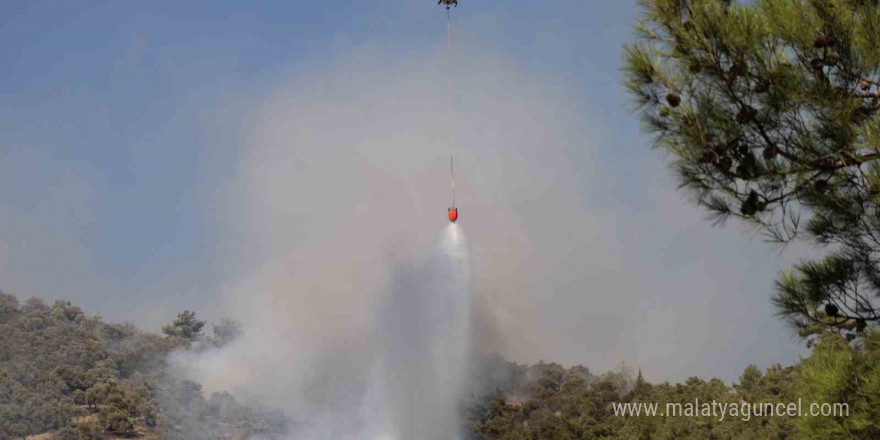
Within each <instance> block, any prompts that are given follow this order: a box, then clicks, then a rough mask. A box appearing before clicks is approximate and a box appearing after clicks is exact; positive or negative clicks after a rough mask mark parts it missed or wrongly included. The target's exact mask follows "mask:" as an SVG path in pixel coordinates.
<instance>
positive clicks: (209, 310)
mask: <svg viewBox="0 0 880 440" xmlns="http://www.w3.org/2000/svg"><path fill="white" fill-rule="evenodd" d="M74 3H75V4H74ZM632 3H633V2H620V1H610V0H609V1H574V0H571V1H568V0H564V1H563V0H560V1H545V2H540V3H537V2H534V1H525V0H520V1H508V2H500V3H499V2H481V1H477V0H471V1H469V0H460V4H461V5H460V6H459V7H458V8H457V9H455V10H453V21H454V28H453V29H454V37H455V38H454V40H455V48H454V55H453V56H452V58H450V56H449V53H448V52H447V50H446V47H445V36H444V26H445V13H444V11H443V10H442V8H440V7H437V6H436V5H435V4H434V2H433V1H428V0H423V1H415V0H407V1H403V0H388V1H374V2H366V1H355V2H340V1H314V2H302V1H300V2H289V1H284V2H281V1H272V2H244V3H243V2H238V1H213V2H179V1H174V2H172V1H156V2H149V3H143V4H141V5H138V6H131V5H127V4H126V3H125V2H85V1H81V2H45V1H28V2H6V3H4V4H3V5H2V6H0V59H2V60H4V68H3V69H0V102H2V103H3V105H0V133H2V136H0V231H2V233H0V289H3V290H4V291H7V292H10V293H14V294H16V295H18V296H20V297H28V296H40V297H43V298H46V299H54V298H59V297H64V298H68V299H70V300H71V301H73V302H75V303H78V304H81V305H82V306H84V307H85V308H86V310H87V311H89V312H92V313H99V314H101V315H102V316H104V317H106V318H107V319H108V320H114V321H126V320H128V321H133V322H135V323H136V324H138V325H139V326H142V327H145V328H148V329H156V328H158V326H159V325H160V324H161V323H164V322H168V321H170V320H171V319H173V317H174V314H175V313H176V312H177V311H179V310H182V309H184V308H188V309H193V310H196V311H197V312H198V313H199V314H201V315H203V316H206V317H208V318H211V319H216V318H217V317H219V316H221V315H232V316H234V317H237V318H239V319H242V320H244V321H246V322H250V323H254V322H258V321H260V319H263V318H265V319H271V320H285V319H286V317H290V319H296V320H297V321H298V322H302V323H304V324H301V328H300V327H297V328H298V331H303V332H306V333H307V334H309V335H312V336H314V337H315V338H323V337H328V336H327V335H328V334H336V333H337V332H338V331H339V330H338V329H339V327H345V326H351V327H352V328H354V329H356V328H357V323H358V322H360V321H359V320H364V319H366V318H365V315H366V314H369V311H370V310H372V309H371V308H370V307H371V301H370V300H369V298H372V297H374V296H375V292H376V291H381V290H382V289H383V286H384V285H385V284H386V283H387V275H388V271H389V270H390V269H389V268H390V267H393V266H394V265H395V264H399V263H400V262H402V261H408V260H410V259H412V258H417V256H418V255H420V254H421V253H422V252H423V249H424V248H426V247H427V246H429V244H430V243H431V242H433V241H434V240H435V239H436V237H437V236H438V235H439V233H440V231H441V229H442V227H443V225H444V222H445V220H444V216H445V209H446V206H447V205H448V203H449V200H448V176H447V174H446V163H447V162H446V160H447V158H448V155H449V154H450V153H453V154H455V155H456V157H457V170H456V171H457V172H456V174H457V178H458V180H459V190H460V191H459V206H460V208H461V220H460V223H461V225H462V227H463V229H464V230H465V231H466V232H467V235H468V240H469V243H470V246H471V257H470V258H471V264H472V283H473V290H474V294H475V295H476V296H477V298H478V306H477V307H478V316H480V317H481V318H480V319H481V320H482V321H481V322H479V323H477V325H478V328H480V329H481V331H480V334H479V344H481V346H482V347H483V348H486V349H490V350H496V351H498V352H500V353H501V354H503V355H505V356H506V357H508V358H510V359H512V360H515V361H519V362H535V361H538V360H540V359H544V360H548V361H551V360H552V361H558V362H562V363H564V364H566V365H572V364H577V363H580V364H584V365H585V366H587V367H589V368H591V369H593V370H597V371H602V370H604V369H608V368H612V367H614V366H615V365H617V364H619V363H620V362H626V364H628V365H631V366H633V367H637V366H640V367H642V368H643V370H644V372H645V374H646V376H648V377H649V378H652V379H670V380H680V379H683V378H686V377H688V376H692V375H699V376H703V377H710V376H720V377H722V378H724V379H727V380H732V379H735V378H736V377H737V376H738V375H739V373H740V372H741V371H742V369H743V368H744V367H745V366H746V365H748V364H749V363H756V364H758V365H759V366H762V367H764V366H767V365H768V364H770V363H773V362H781V363H791V362H793V361H795V360H796V359H797V356H798V353H799V352H800V350H801V348H800V344H799V342H798V341H796V340H794V339H793V337H792V333H791V331H790V330H789V329H787V328H785V327H784V326H783V325H782V324H781V323H780V322H779V321H778V320H777V319H776V318H775V317H774V316H773V310H772V309H771V307H770V304H769V295H770V293H771V290H772V285H773V280H774V277H775V273H776V271H778V270H779V269H781V268H783V267H785V265H786V264H787V263H791V262H793V261H796V260H797V257H798V253H797V250H795V249H789V250H787V251H786V252H785V253H784V254H780V252H779V251H778V250H776V249H773V248H771V247H769V246H768V245H766V244H765V243H763V242H762V241H761V239H760V237H756V236H753V235H751V234H750V233H749V232H748V231H745V230H743V228H742V227H740V226H739V225H737V224H734V223H732V224H729V225H727V227H725V228H713V227H712V226H711V224H710V223H709V222H708V221H705V220H704V217H705V215H704V213H703V212H701V211H700V210H698V209H696V208H694V207H693V206H691V205H690V204H689V203H688V202H687V201H686V200H685V196H684V194H682V193H679V192H677V191H676V190H675V182H674V181H673V179H672V177H671V176H670V174H669V172H668V171H667V170H666V168H665V166H664V164H663V156H662V154H661V153H660V152H658V151H652V150H650V149H649V145H650V139H649V138H648V137H647V136H645V135H642V134H641V133H640V131H639V124H638V121H637V118H636V117H635V116H633V115H632V114H631V106H630V104H629V102H630V101H629V99H628V96H627V95H626V94H625V93H624V91H623V88H622V87H621V85H620V83H621V72H620V66H621V56H620V53H621V47H622V45H623V43H624V42H625V41H627V39H628V38H629V36H630V34H631V31H630V26H631V24H632V23H633V21H634V20H635V14H636V9H635V5H634V4H632ZM450 66H453V67H451V68H450ZM450 69H452V72H453V73H454V84H455V95H454V96H455V98H454V99H455V101H454V102H455V115H454V117H453V120H452V121H451V122H452V124H450V121H449V119H448V96H447V72H449V71H450ZM450 125H452V127H453V133H454V137H453V139H454V142H453V144H451V145H450V143H449V142H448V139H449V127H450ZM270 308H271V309H274V310H271V313H269V312H267V309H270ZM358 310H360V312H358ZM264 312H266V313H264ZM334 314H335V315H334ZM239 315H243V316H239ZM328 316H329V317H331V318H332V317H333V316H335V318H333V319H327V318H328ZM310 323H311V324H310ZM342 333H345V332H342Z"/></svg>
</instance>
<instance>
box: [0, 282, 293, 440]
mask: <svg viewBox="0 0 880 440" xmlns="http://www.w3.org/2000/svg"><path fill="white" fill-rule="evenodd" d="M203 326H204V322H202V321H198V320H197V319H195V315H194V314H193V313H192V312H185V313H181V314H180V315H179V316H178V319H177V320H176V321H175V322H174V323H173V324H170V325H169V326H167V327H166V328H165V329H164V333H165V335H164V336H160V335H156V334H152V333H147V332H143V331H139V330H138V329H136V328H134V327H133V326H131V325H122V324H108V323H105V322H102V321H101V319H100V318H99V317H97V316H91V315H87V314H85V313H84V312H83V311H82V309H80V308H79V307H77V306H75V305H71V304H70V302H68V301H65V300H58V301H55V302H54V303H53V304H52V305H47V304H46V303H44V302H43V301H41V300H39V299H29V300H27V301H26V302H24V303H23V304H20V303H19V300H18V299H17V298H16V297H15V296H12V295H8V294H5V293H2V292H0V439H21V438H25V437H26V436H29V435H33V434H39V433H46V432H52V433H53V435H52V437H51V438H53V439H103V438H115V437H135V436H143V437H146V438H161V439H186V440H193V439H232V438H236V439H239V438H248V437H252V436H254V435H256V434H267V435H269V436H271V435H273V434H281V433H283V432H284V431H285V430H286V427H287V419H286V417H285V416H283V415H282V414H281V413H279V412H273V411H263V410H258V409H253V408H248V407H245V406H242V405H241V404H239V403H238V402H237V401H236V400H235V398H234V397H232V396H231V395H229V394H227V393H219V394H218V393H215V394H213V395H211V396H205V395H204V393H203V392H202V389H201V386H200V385H199V384H197V383H194V382H190V381H179V380H175V379H174V378H172V377H170V376H169V375H168V374H167V371H166V365H165V359H166V354H167V353H168V352H169V351H171V350H175V349H194V348H191V345H192V343H193V342H195V341H197V340H198V341H199V344H198V345H199V346H204V345H206V344H211V345H214V344H223V343H225V342H226V341H228V339H229V337H230V329H234V324H232V323H231V322H229V321H224V323H222V324H221V325H220V326H218V327H215V335H214V337H202V327H203Z"/></svg>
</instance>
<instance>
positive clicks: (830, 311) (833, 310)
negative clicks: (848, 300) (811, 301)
mask: <svg viewBox="0 0 880 440" xmlns="http://www.w3.org/2000/svg"><path fill="white" fill-rule="evenodd" d="M837 312H839V310H838V309H837V306H836V305H834V304H831V303H828V304H825V314H826V315H828V316H837Z"/></svg>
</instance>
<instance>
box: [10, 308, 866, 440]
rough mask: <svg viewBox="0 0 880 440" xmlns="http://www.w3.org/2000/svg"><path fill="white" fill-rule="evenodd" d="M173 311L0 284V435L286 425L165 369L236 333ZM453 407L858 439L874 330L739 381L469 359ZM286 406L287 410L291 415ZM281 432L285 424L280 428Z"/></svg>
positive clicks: (476, 435)
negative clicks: (789, 411) (696, 406)
mask: <svg viewBox="0 0 880 440" xmlns="http://www.w3.org/2000/svg"><path fill="white" fill-rule="evenodd" d="M204 326H205V323H204V322H203V321H200V320H198V319H196V316H195V314H194V313H193V312H183V313H180V314H179V315H178V317H177V319H176V320H175V321H174V322H173V323H171V324H169V325H168V326H166V327H165V328H163V335H158V334H152V333H148V332H143V331H140V330H138V329H136V328H134V327H133V326H131V325H122V324H109V323H105V322H103V321H101V319H100V318H99V317H96V316H90V315H87V314H85V313H84V312H83V311H82V310H81V309H80V308H79V307H77V306H75V305H71V304H70V303H69V302H68V301H64V300H58V301H55V302H54V303H53V304H52V305H51V306H50V305H48V304H46V303H44V302H43V301H41V300H38V299H29V300H27V301H26V302H24V303H23V304H22V303H20V302H19V300H18V299H17V298H16V297H15V296H12V295H8V294H3V293H0V438H2V439H23V438H27V437H28V436H32V435H36V434H46V436H44V437H40V438H41V440H43V439H50V438H51V439H71V440H72V439H110V438H145V439H186V440H198V439H247V438H256V437H261V438H282V437H284V438H293V439H295V438H297V436H296V430H295V429H294V428H292V427H291V426H292V425H293V423H291V422H290V419H289V418H288V415H284V414H282V413H281V412H279V411H272V410H266V409H259V408H251V407H247V406H244V405H242V404H240V403H239V402H237V401H236V399H235V398H234V397H233V396H232V395H230V394H228V393H215V394H212V395H210V396H205V395H204V393H203V392H202V389H201V387H200V385H199V384H197V383H194V382H190V381H181V380H176V379H174V378H173V377H171V376H170V375H169V374H168V371H167V367H166V362H165V359H166V354H167V353H169V352H170V351H171V350H202V349H205V348H210V347H217V346H222V345H223V344H226V343H228V342H229V341H230V340H232V339H234V338H235V336H236V335H237V334H238V328H237V325H236V324H235V323H234V322H232V321H229V320H224V321H223V322H222V323H220V324H219V325H216V326H213V332H212V333H213V335H212V336H205V335H204V334H203V333H204V332H203V328H204ZM474 370H475V372H474V379H473V383H474V385H473V387H472V388H471V389H472V394H471V396H470V400H469V401H468V402H467V404H466V405H465V407H464V414H465V418H466V425H467V431H468V434H469V436H470V437H471V438H473V439H485V440H496V439H497V440H501V439H535V440H537V439H619V440H637V439H693V440H697V439H700V440H703V439H716V440H723V439H826V438H841V439H865V440H876V439H878V438H880V428H878V426H880V424H878V422H877V421H878V420H880V337H878V335H877V334H876V333H874V332H869V333H868V334H867V335H866V336H865V337H864V338H863V339H861V340H859V341H854V342H848V341H847V340H846V339H845V337H844V336H842V335H840V334H838V333H834V332H831V331H829V332H827V333H825V334H824V335H823V336H822V337H821V338H820V339H819V341H818V343H817V344H816V345H815V346H814V347H813V353H812V355H811V356H810V357H808V358H806V359H804V360H803V361H802V362H800V363H799V364H798V365H795V366H789V367H783V366H778V365H777V366H771V367H770V368H768V369H766V370H765V371H761V370H760V369H758V368H757V367H754V366H750V367H748V368H746V369H745V371H744V372H743V374H742V376H741V377H740V379H739V381H738V383H735V384H730V385H729V384H725V383H724V382H722V381H721V380H719V379H711V380H702V379H699V378H691V379H688V380H687V381H685V382H684V383H680V384H669V383H662V384H650V383H648V382H647V381H645V380H644V379H643V377H642V374H641V372H640V371H633V370H631V369H629V368H620V369H618V370H617V371H612V372H606V373H604V374H598V375H596V374H593V373H591V372H590V371H589V370H588V369H587V368H585V367H581V366H576V367H572V368H564V367H562V366H560V365H558V364H555V363H543V362H541V363H539V364H536V365H533V366H523V365H517V364H514V363H510V362H507V361H505V360H503V359H501V358H498V357H485V358H481V359H479V361H478V362H477V365H476V367H475V369H474ZM696 399H699V401H700V402H710V401H713V400H714V401H716V402H719V403H728V404H740V405H741V404H744V403H746V404H747V403H758V402H763V403H789V402H796V401H797V400H798V399H803V400H804V401H805V402H830V403H847V404H848V405H849V416H848V417H788V416H785V417H757V416H755V417H751V418H750V419H749V420H743V418H742V417H731V416H729V415H728V416H725V418H724V420H719V417H718V415H714V416H697V417H660V416H645V415H640V416H632V415H630V416H618V415H615V413H614V404H619V403H627V402H645V403H659V404H660V405H661V407H663V406H664V405H665V403H666V402H678V403H682V404H686V403H689V402H694V401H695V400H696ZM289 416H292V417H295V416H296V415H295V414H291V415H289ZM285 435H286V437H285Z"/></svg>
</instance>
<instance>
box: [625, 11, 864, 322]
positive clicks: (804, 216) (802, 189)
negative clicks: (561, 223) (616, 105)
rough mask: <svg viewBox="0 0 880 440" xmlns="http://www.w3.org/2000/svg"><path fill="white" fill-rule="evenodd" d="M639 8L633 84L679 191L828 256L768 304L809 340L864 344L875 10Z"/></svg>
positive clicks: (802, 268) (789, 279) (808, 265)
mask: <svg viewBox="0 0 880 440" xmlns="http://www.w3.org/2000/svg"><path fill="white" fill-rule="evenodd" d="M639 4H640V6H641V8H642V11H643V15H642V19H641V20H640V22H639V23H638V25H637V26H636V35H637V38H638V39H637V40H636V41H635V42H633V43H632V44H629V45H628V46H627V47H626V49H625V56H624V57H625V68H624V70H625V73H626V80H625V85H626V87H627V89H628V90H629V91H630V93H631V94H632V96H633V97H634V98H635V102H636V104H637V105H638V109H639V112H640V113H641V116H642V120H643V121H644V124H645V129H646V130H647V131H649V132H651V133H654V134H655V135H656V145H657V146H658V147H660V148H662V149H663V150H665V151H666V152H668V153H669V154H670V157H671V159H672V160H671V165H672V168H673V169H674V171H675V173H676V174H677V175H678V177H679V180H680V182H681V185H682V186H683V187H684V188H686V189H688V190H690V191H691V192H692V194H693V195H694V199H695V200H696V201H697V203H699V204H700V205H702V206H704V207H706V208H707V209H708V210H710V212H712V213H713V215H714V216H715V218H716V220H718V221H723V220H725V219H727V218H729V217H737V218H740V219H742V220H744V221H746V222H748V223H750V224H752V225H755V226H756V227H758V228H759V229H760V230H762V231H763V232H764V233H766V234H767V235H768V237H770V238H771V239H772V240H775V241H778V242H787V241H790V240H793V239H795V238H804V239H807V240H810V241H812V242H814V243H817V244H820V245H827V246H830V247H829V254H828V256H827V257H825V258H824V259H821V260H818V261H805V262H803V263H802V264H799V265H797V266H795V267H794V268H793V270H791V271H789V272H786V273H784V274H782V275H781V276H780V278H779V281H778V283H777V289H776V295H775V296H774V299H773V302H774V304H775V305H776V306H777V308H778V310H779V313H780V314H781V315H782V316H783V317H784V318H785V319H787V320H788V321H789V322H790V323H791V324H793V325H794V326H795V327H796V328H797V329H798V330H799V331H800V334H801V335H802V336H804V337H811V336H813V335H816V334H818V333H821V332H822V331H823V330H824V329H827V328H832V329H835V330H836V331H838V332H839V333H841V334H846V335H849V338H850V339H855V338H858V337H860V336H861V335H862V334H864V330H865V329H866V328H867V327H868V326H869V325H871V324H872V323H873V324H876V323H877V322H880V315H878V313H877V312H878V294H880V269H878V266H877V257H876V256H877V254H878V252H880V240H878V237H880V163H878V159H880V113H878V110H880V45H878V44H877V43H878V42H880V18H878V17H880V6H878V2H875V1H864V0H759V1H755V2H748V3H745V2H742V3H740V2H735V1H721V0H641V1H640V2H639ZM828 312H833V313H828Z"/></svg>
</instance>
